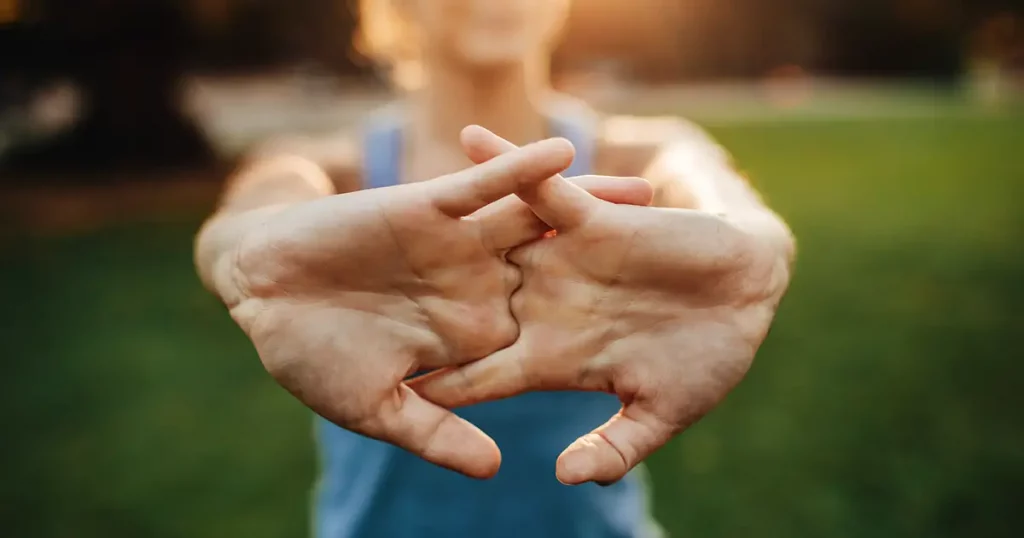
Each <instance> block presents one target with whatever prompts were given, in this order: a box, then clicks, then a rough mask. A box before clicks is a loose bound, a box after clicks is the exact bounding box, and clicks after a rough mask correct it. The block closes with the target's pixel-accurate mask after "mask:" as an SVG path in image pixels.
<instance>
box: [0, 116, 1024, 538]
mask: <svg viewBox="0 0 1024 538" xmlns="http://www.w3.org/2000/svg"><path fill="white" fill-rule="evenodd" d="M712 131H713V133H714V134H715V135H716V136H718V137H719V138H720V139H721V140H722V141H723V142H724V143H725V144H726V145H727V146H728V147H729V148H730V149H731V150H732V151H733V153H734V155H735V157H736V160H737V162H738V163H739V164H740V165H741V167H742V168H743V169H744V170H745V171H747V172H748V173H749V175H750V177H751V178H752V180H753V181H754V182H755V183H757V184H758V186H759V187H760V188H761V189H762V190H763V191H764V192H765V193H766V196H767V197H768V198H769V200H770V201H771V203H772V205H773V206H774V207H776V208H777V209H778V210H779V211H780V212H781V213H782V214H783V215H785V216H786V217H787V219H788V220H789V221H790V222H791V224H792V226H793V228H794V229H795V231H796V233H797V236H798V238H799V241H800V251H801V257H800V262H799V266H798V269H797V274H796V278H795V280H794V283H793V287H792V291H791V293H790V295H789V296H788V298H787V300H786V301H785V303H784V305H783V308H782V310H781V312H780V314H779V319H778V323H777V325H776V327H775V329H774V331H773V333H772V335H771V337H770V339H769V341H768V342H767V343H766V344H765V347H764V348H763V352H762V353H761V355H760V356H759V360H758V362H757V363H756V365H755V367H754V369H753V371H752V372H751V374H750V376H749V378H748V379H747V380H746V381H745V382H744V383H743V384H742V385H741V387H740V388H739V389H738V390H737V391H736V392H735V393H734V394H733V395H732V396H731V397H730V398H729V399H728V400H727V402H726V403H725V404H724V405H723V406H722V407H721V408H719V409H718V410H717V411H715V412H714V413H713V414H712V415H711V416H709V417H708V418H707V419H706V420H705V421H703V422H702V423H700V424H699V425H698V426H696V427H695V428H693V429H692V430H691V431H689V432H687V433H686V434H685V435H683V436H682V437H680V438H679V439H677V440H676V441H675V442H673V443H672V444H671V445H669V446H667V447H666V448H664V449H663V450H662V451H661V452H659V453H658V454H657V455H656V456H655V457H654V458H653V459H652V461H651V463H650V467H651V471H652V474H653V476H654V480H655V486H656V495H657V497H656V499H655V507H656V510H657V514H658V516H659V518H660V519H661V521H662V522H663V523H664V525H665V526H666V527H667V528H668V530H669V531H670V534H671V535H672V536H699V537H702V538H711V537H737V536H758V537H775V536H778V537H787V538H788V537H796V536H828V537H862V536H871V537H906V536H930V537H940V536H949V537H952V536H963V537H981V536H985V537H995V536H1007V537H1009V536H1019V535H1020V534H1019V532H1020V526H1021V525H1020V523H1019V522H1020V518H1019V517H1018V516H1015V515H1014V514H1013V511H1014V510H1013V509H1014V508H1020V506H1019V504H1017V503H1019V501H1018V500H1017V499H1019V493H1020V488H1021V486H1022V485H1024V425H1022V422H1021V420H1020V416H1021V415H1020V413H1021V410H1022V409H1024V390H1022V389H1021V380H1022V379H1024V378H1022V374H1024V307H1022V306H1021V305H1022V304H1024V212H1022V209H1024V155H1022V154H1024V115H1020V114H1005V115H1001V116H983V115H969V114H957V115H949V116H941V115H937V116H936V117H935V118H932V119H927V118H923V117H922V118H904V119H888V120H881V119H879V120H849V121H832V122H822V121H814V122H793V121H785V120H784V119H780V120H779V121H762V122H759V123H757V124H752V125H729V126H722V127H717V128H712ZM198 217H199V216H196V218H194V219H182V222H179V223H163V224H124V225H123V226H120V227H114V228H109V229H105V230H103V231H101V232H99V233H95V234H90V235H86V236H79V237H61V238H46V239H38V238H37V239H32V240H29V239H22V240H19V241H17V242H16V243H15V244H14V245H8V246H6V247H4V248H3V250H0V278H2V281H3V284H2V285H0V299H2V301H3V304H4V305H5V306H6V308H5V309H4V310H3V313H2V314H0V338H2V340H0V341H2V342H3V343H4V344H5V347H6V350H5V353H4V356H3V359H2V360H3V364H4V369H3V375H2V376H0V424H2V426H3V434H2V437H0V461H2V462H3V463H2V465H3V468H2V470H0V521H2V529H0V534H2V535H4V536H11V537H29V536H31V537H39V538H42V537H71V536H74V537H80V538H88V537H111V536H146V537H164V536H166V537H182V536H187V537H190V538H203V537H210V538H214V537H217V538H220V537H224V536H246V537H250V538H259V537H268V538H269V537H274V538H279V537H282V536H302V535H303V534H304V531H305V529H306V527H307V520H308V502H307V501H308V495H309V488H310V485H311V483H312V481H313V475H314V471H315V460H314V454H313V450H312V439H311V429H310V417H309V416H308V414H307V412H306V411H305V410H304V409H303V408H302V407H301V406H300V405H299V404H297V403H295V402H293V401H292V400H291V399H290V397H288V396H287V395H286V394H285V393H284V392H283V391H282V390H280V389H278V388H277V387H276V385H274V383H273V382H272V381H271V380H270V379H269V378H268V376H266V375H265V373H264V372H263V371H262V369H261V367H260V365H259V362H258V361H257V359H256V357H255V355H254V353H253V351H252V350H251V348H250V346H249V345H248V344H247V342H246V340H245V339H244V338H243V336H242V335H241V334H240V332H239V331H238V330H237V329H235V328H234V327H233V326H232V323H231V321H230V320H229V318H228V317H227V316H226V315H225V313H224V312H223V311H222V309H221V308H220V307H219V306H218V305H217V304H216V303H215V302H214V301H213V300H212V299H211V298H210V297H208V296H207V295H205V294H204V292H203V291H202V290H201V288H200V286H199V284H198V283H197V280H196V278H195V277H194V273H193V271H192V267H191V234H192V233H193V231H194V230H195V228H196V227H197V225H198ZM552 463H553V462H552Z"/></svg>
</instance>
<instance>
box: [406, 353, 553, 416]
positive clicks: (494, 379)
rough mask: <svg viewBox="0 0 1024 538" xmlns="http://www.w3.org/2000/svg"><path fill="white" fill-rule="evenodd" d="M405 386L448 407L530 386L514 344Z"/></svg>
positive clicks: (500, 396) (504, 396) (515, 391)
mask: <svg viewBox="0 0 1024 538" xmlns="http://www.w3.org/2000/svg"><path fill="white" fill-rule="evenodd" d="M409 387H410V388H412V389H413V390H414V391H416V393H417V394H419V395H420V396H422V397H423V398H425V399H427V400H429V401H431V402H433V403H435V404H437V405H439V406H441V407H445V408H448V409H452V408H456V407H463V406H467V405H473V404H477V403H482V402H488V401H492V400H498V399H501V398H508V397H510V396H515V395H517V394H521V393H523V392H527V391H529V390H531V389H533V388H534V387H531V386H530V382H529V379H528V376H527V375H526V367H525V365H524V364H523V363H522V361H521V359H520V351H519V347H518V346H516V345H513V346H512V347H508V348H505V349H503V350H501V351H498V352H496V353H494V354H492V355H490V356H489V357H487V358H485V359H481V360H479V361H476V362H472V363H469V364H466V365H463V366H460V367H458V368H450V369H445V370H439V371H436V372H432V373H430V374H427V375H425V376H422V377H418V378H416V379H414V380H412V381H410V382H409Z"/></svg>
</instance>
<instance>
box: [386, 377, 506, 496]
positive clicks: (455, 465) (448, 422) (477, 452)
mask: <svg viewBox="0 0 1024 538" xmlns="http://www.w3.org/2000/svg"><path fill="white" fill-rule="evenodd" d="M398 391H399V393H398V394H397V395H396V396H397V398H396V400H397V401H398V402H399V404H398V407H396V408H393V409H392V410H390V411H389V412H387V413H384V414H383V416H381V417H380V421H379V423H378V424H377V429H379V431H374V430H372V429H371V431H369V432H367V434H368V435H370V436H371V437H375V438H378V439H381V440H383V441H386V442H390V443H393V444H395V445H397V446H399V447H402V448H404V449H406V450H408V451H409V452H412V453H414V454H416V455H418V456H420V457H421V458H423V459H425V460H427V461H429V462H431V463H434V464H436V465H440V466H441V467H445V468H447V469H451V470H453V471H457V472H460V473H462V474H465V475H467V476H470V477H473V478H490V477H492V476H494V475H495V474H496V473H497V472H498V468H499V467H500V466H501V452H500V451H499V450H498V446H497V445H496V444H495V443H494V441H493V440H492V439H491V438H490V437H488V436H487V434H485V433H484V432H482V431H480V429H479V428H477V427H476V426H474V425H472V424H470V423H469V422H468V421H466V420H465V419H462V418H460V417H459V416H457V415H455V414H454V413H452V412H451V411H448V410H447V409H443V408H441V407H439V406H437V405H435V404H432V403H430V402H428V401H427V400H425V399H423V398H422V397H421V396H420V395H418V394H416V393H415V392H414V391H413V390H412V389H410V388H409V387H408V386H406V385H401V386H399V388H398Z"/></svg>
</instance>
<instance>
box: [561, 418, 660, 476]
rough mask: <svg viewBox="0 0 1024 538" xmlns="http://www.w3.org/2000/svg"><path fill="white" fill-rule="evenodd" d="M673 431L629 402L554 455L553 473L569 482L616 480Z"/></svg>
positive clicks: (658, 446)
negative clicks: (619, 410) (595, 427)
mask: <svg viewBox="0 0 1024 538" xmlns="http://www.w3.org/2000/svg"><path fill="white" fill-rule="evenodd" d="M674 434H675V429H674V428H672V427H671V426H670V425H668V424H667V423H665V422H664V421H662V420H661V419H659V418H658V417H657V416H655V415H654V414H652V413H650V412H648V411H644V410H642V409H641V408H640V407H639V404H635V403H634V404H631V405H629V406H627V407H626V408H625V409H623V411H622V412H620V413H619V414H618V415H615V416H614V417H612V419H611V420H609V421H608V422H606V423H605V424H604V425H602V426H600V427H599V428H597V429H596V430H594V431H592V432H590V433H588V434H586V435H584V436H583V437H580V438H579V439H577V440H576V441H575V442H573V444H571V445H569V447H568V448H566V449H565V451H564V452H562V454H561V455H560V456H559V457H558V462H557V464H556V465H555V475H556V476H557V478H558V480H559V481H560V482H562V483H563V484H570V485H576V484H583V483H585V482H597V483H599V484H608V483H612V482H616V481H618V480H621V479H622V478H623V477H624V476H626V473H628V472H629V471H630V470H631V469H633V467H636V466H637V465H638V464H639V463H640V462H642V461H643V460H644V459H645V458H647V457H648V456H650V455H651V454H652V453H653V452H654V451H655V450H657V449H658V448H661V447H662V446H663V445H664V444H665V443H667V442H668V441H669V440H670V439H671V438H672V436H673V435H674Z"/></svg>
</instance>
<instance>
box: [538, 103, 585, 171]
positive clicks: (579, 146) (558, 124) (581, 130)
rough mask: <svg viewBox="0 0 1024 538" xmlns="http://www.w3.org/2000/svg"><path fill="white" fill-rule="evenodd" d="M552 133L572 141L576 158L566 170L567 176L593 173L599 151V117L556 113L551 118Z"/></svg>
mask: <svg viewBox="0 0 1024 538" xmlns="http://www.w3.org/2000/svg"><path fill="white" fill-rule="evenodd" d="M548 121H550V124H551V134H552V135H554V136H560V137H562V138H565V139H567V140H569V141H570V142H572V145H573V146H574V147H575V148H576V158H575V159H573V161H572V165H571V166H569V169H568V170H566V171H565V174H564V175H565V176H566V177H575V176H582V175H586V174H590V173H592V172H591V171H592V170H593V167H594V156H595V153H596V152H597V136H596V135H597V118H596V117H592V115H591V114H585V113H564V112H563V113H556V114H552V115H551V117H550V119H549V120H548Z"/></svg>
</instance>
